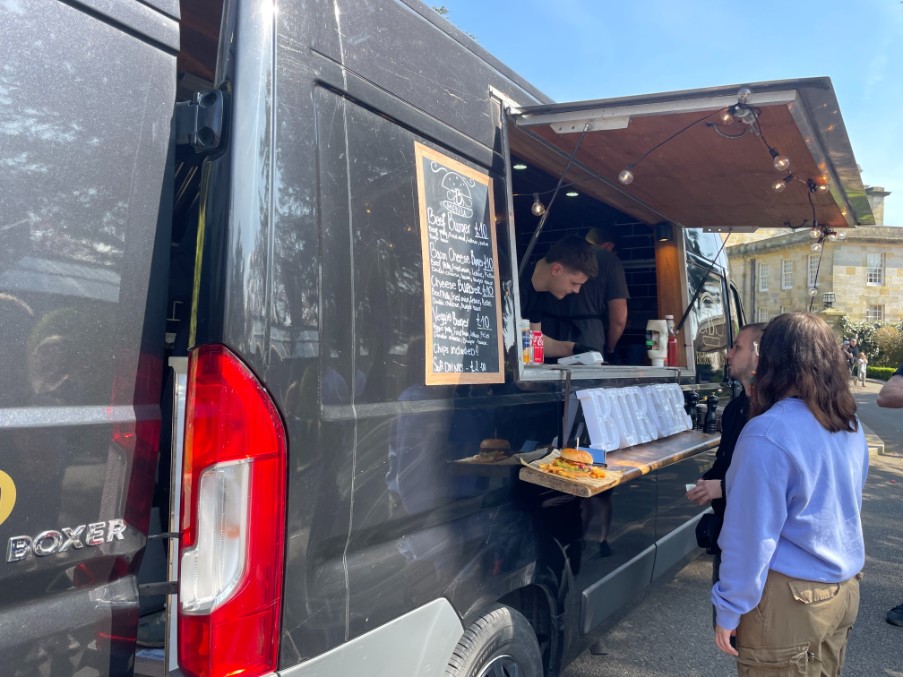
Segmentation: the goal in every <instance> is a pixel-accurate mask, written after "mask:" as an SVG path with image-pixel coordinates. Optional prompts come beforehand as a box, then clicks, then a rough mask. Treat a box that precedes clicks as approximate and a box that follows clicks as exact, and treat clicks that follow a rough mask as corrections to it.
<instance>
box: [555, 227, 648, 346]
mask: <svg viewBox="0 0 903 677" xmlns="http://www.w3.org/2000/svg"><path fill="white" fill-rule="evenodd" d="M586 241H587V242H589V243H590V244H591V245H593V248H594V249H595V252H596V265H597V267H598V269H599V273H598V274H597V275H596V276H595V277H594V278H593V279H591V280H589V281H588V282H587V283H586V284H585V285H583V287H582V288H581V289H580V293H579V294H573V295H572V296H568V297H567V298H565V299H563V300H562V301H560V302H558V303H555V304H552V306H551V308H550V309H549V312H548V317H547V320H546V323H547V325H548V328H549V333H550V334H551V335H552V336H555V337H556V338H560V339H562V340H564V339H567V340H570V341H574V342H575V343H577V344H578V349H577V350H575V352H578V353H579V352H585V351H586V350H596V351H598V352H600V353H602V354H603V355H604V356H605V361H606V362H612V361H614V351H615V348H616V347H617V345H618V341H619V340H620V339H621V335H622V334H623V333H624V329H625V328H626V327H627V300H628V299H629V298H630V292H629V291H628V290H627V277H626V275H625V274H624V266H623V265H622V264H621V260H620V259H619V258H618V257H617V256H616V255H615V253H614V249H615V243H614V241H613V239H612V235H611V233H610V231H609V230H608V229H606V228H592V229H591V230H590V231H589V232H588V233H587V234H586ZM553 325H554V326H553ZM581 348H582V350H581Z"/></svg>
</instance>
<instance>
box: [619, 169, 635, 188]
mask: <svg viewBox="0 0 903 677" xmlns="http://www.w3.org/2000/svg"><path fill="white" fill-rule="evenodd" d="M618 181H620V182H621V183H622V184H624V185H625V186H629V185H630V184H631V183H633V172H632V171H630V170H629V169H622V170H621V171H620V172H619V173H618Z"/></svg>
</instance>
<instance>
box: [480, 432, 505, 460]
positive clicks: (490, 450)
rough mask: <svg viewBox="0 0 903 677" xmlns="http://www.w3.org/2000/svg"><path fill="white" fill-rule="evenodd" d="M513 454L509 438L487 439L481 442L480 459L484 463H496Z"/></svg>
mask: <svg viewBox="0 0 903 677" xmlns="http://www.w3.org/2000/svg"><path fill="white" fill-rule="evenodd" d="M510 455H511V443H510V442H508V440H499V439H493V438H490V439H485V440H483V441H482V442H480V453H479V456H478V460H479V461H481V462H482V463H494V462H496V461H501V460H502V459H503V458H507V457H508V456H510Z"/></svg>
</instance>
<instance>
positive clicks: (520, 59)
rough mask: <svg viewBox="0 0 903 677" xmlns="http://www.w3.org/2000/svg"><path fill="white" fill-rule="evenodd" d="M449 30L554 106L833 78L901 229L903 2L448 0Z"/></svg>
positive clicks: (871, 177) (888, 214)
mask: <svg viewBox="0 0 903 677" xmlns="http://www.w3.org/2000/svg"><path fill="white" fill-rule="evenodd" d="M428 4H430V5H431V6H438V5H444V6H445V7H446V8H448V10H449V13H448V15H447V18H448V19H449V20H450V21H451V22H452V23H454V24H455V25H457V26H458V27H459V28H460V29H462V30H463V31H465V32H466V33H470V34H472V35H474V36H475V37H476V38H477V40H478V42H479V43H480V45H482V46H483V47H484V48H485V49H487V50H488V51H489V52H491V53H492V54H493V55H495V56H496V57H497V58H498V59H500V60H501V61H502V62H504V63H505V64H506V65H508V66H509V67H510V68H512V69H513V70H514V71H515V72H517V73H518V74H520V75H521V76H523V77H524V78H525V79H526V80H528V81H529V82H531V83H532V84H533V85H534V86H536V87H537V88H539V89H540V90H541V91H543V92H545V93H546V94H547V95H548V96H550V97H551V98H553V99H554V100H556V101H571V100H579V99H598V98H610V97H615V96H629V95H633V94H647V93H651V92H667V91H672V90H680V89H695V88H700V87H712V86H716V85H730V84H735V83H743V82H757V81H762V80H783V79H792V78H804V77H820V76H828V77H830V78H831V80H832V82H833V84H834V90H835V92H836V94H837V99H838V101H839V102H840V111H841V114H842V115H843V118H844V122H845V123H846V127H847V134H848V135H849V137H850V141H851V142H852V145H853V152H854V153H855V155H856V161H857V162H858V163H859V166H860V167H861V168H862V180H863V182H864V183H865V184H866V185H872V186H884V188H885V190H888V191H891V193H892V195H890V196H889V197H888V198H887V201H886V202H885V219H884V220H885V224H886V225H895V226H903V4H901V3H900V2H899V0H822V1H821V2H800V1H799V0H784V1H783V2H776V1H774V0H762V1H759V2H750V1H747V2H716V1H715V0H695V1H694V2H687V1H686V0H684V1H681V0H672V1H671V2H667V1H665V0H620V1H618V2H613V1H609V0H554V1H553V0H443V1H442V2H430V3H428Z"/></svg>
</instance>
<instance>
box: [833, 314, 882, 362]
mask: <svg viewBox="0 0 903 677" xmlns="http://www.w3.org/2000/svg"><path fill="white" fill-rule="evenodd" d="M879 326H881V325H880V324H876V323H874V322H855V321H853V320H851V319H849V318H848V317H846V316H844V317H843V319H842V320H841V321H840V327H841V329H842V330H843V338H845V339H851V338H854V337H855V338H856V339H858V340H859V349H860V350H864V351H865V353H866V355H868V356H869V359H871V357H872V356H873V355H875V354H876V352H877V351H878V345H877V344H876V343H875V330H876V329H878V327H879Z"/></svg>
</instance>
